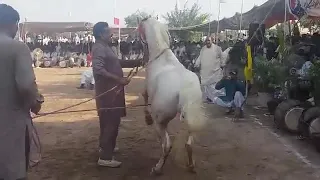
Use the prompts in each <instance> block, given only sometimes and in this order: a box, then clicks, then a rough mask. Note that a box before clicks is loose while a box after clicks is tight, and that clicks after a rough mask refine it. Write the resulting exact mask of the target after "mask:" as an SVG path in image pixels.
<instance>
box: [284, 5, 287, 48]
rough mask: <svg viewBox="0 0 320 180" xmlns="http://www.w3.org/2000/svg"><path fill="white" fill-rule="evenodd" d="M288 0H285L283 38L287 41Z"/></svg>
mask: <svg viewBox="0 0 320 180" xmlns="http://www.w3.org/2000/svg"><path fill="white" fill-rule="evenodd" d="M286 22H287V0H285V1H284V20H283V35H284V37H283V39H284V42H286Z"/></svg>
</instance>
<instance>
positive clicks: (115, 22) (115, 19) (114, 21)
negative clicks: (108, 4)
mask: <svg viewBox="0 0 320 180" xmlns="http://www.w3.org/2000/svg"><path fill="white" fill-rule="evenodd" d="M113 24H115V25H118V26H119V25H120V20H119V18H113Z"/></svg>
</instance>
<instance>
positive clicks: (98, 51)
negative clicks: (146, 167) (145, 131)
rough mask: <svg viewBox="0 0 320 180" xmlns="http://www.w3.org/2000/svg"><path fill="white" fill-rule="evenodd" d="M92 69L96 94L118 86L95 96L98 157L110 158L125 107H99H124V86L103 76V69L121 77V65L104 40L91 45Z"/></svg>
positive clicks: (124, 113)
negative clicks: (98, 131)
mask: <svg viewBox="0 0 320 180" xmlns="http://www.w3.org/2000/svg"><path fill="white" fill-rule="evenodd" d="M92 69H93V76H94V79H95V83H96V84H95V91H96V95H97V96H99V95H100V94H102V93H104V92H106V91H108V90H110V89H112V88H113V87H115V86H118V87H117V88H116V89H114V90H112V91H110V92H108V93H106V94H105V95H102V96H100V97H98V98H96V105H97V109H98V115H99V121H100V148H101V150H102V151H101V152H100V153H101V154H100V159H103V160H111V159H112V154H113V150H114V148H115V145H116V139H117V136H118V128H119V124H120V119H121V117H124V116H125V115H126V109H125V108H120V109H119V108H118V109H113V110H99V109H101V108H113V107H125V93H124V87H123V86H122V85H119V84H118V83H117V82H116V81H114V80H113V79H110V78H107V77H105V76H104V73H103V72H104V71H107V72H109V73H112V74H114V75H117V76H119V77H123V71H122V67H121V65H120V62H119V59H118V58H117V56H116V54H115V53H114V52H113V51H112V49H111V47H109V46H108V44H107V43H106V42H103V41H101V40H96V43H95V44H94V45H93V47H92Z"/></svg>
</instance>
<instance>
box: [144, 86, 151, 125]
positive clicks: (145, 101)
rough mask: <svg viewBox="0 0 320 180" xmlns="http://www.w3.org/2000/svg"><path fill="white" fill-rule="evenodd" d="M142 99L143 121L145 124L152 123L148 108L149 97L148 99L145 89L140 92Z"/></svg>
mask: <svg viewBox="0 0 320 180" xmlns="http://www.w3.org/2000/svg"><path fill="white" fill-rule="evenodd" d="M142 96H143V99H144V105H145V108H144V115H145V121H146V123H147V125H152V124H153V119H152V116H151V113H150V110H149V99H148V97H149V96H148V92H147V90H145V91H144V93H143V94H142Z"/></svg>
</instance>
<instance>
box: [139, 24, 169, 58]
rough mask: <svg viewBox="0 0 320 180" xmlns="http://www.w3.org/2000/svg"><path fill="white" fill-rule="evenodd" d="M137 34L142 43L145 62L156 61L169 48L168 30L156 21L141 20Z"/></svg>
mask: <svg viewBox="0 0 320 180" xmlns="http://www.w3.org/2000/svg"><path fill="white" fill-rule="evenodd" d="M138 32H139V36H140V39H141V42H143V47H144V48H143V50H144V60H145V61H148V60H154V59H156V58H157V57H158V56H159V55H161V53H163V51H164V50H166V49H169V48H170V34H169V30H168V28H167V27H166V25H164V24H162V23H160V22H159V21H157V20H156V19H153V18H146V19H143V20H142V21H141V22H140V23H139V26H138Z"/></svg>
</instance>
